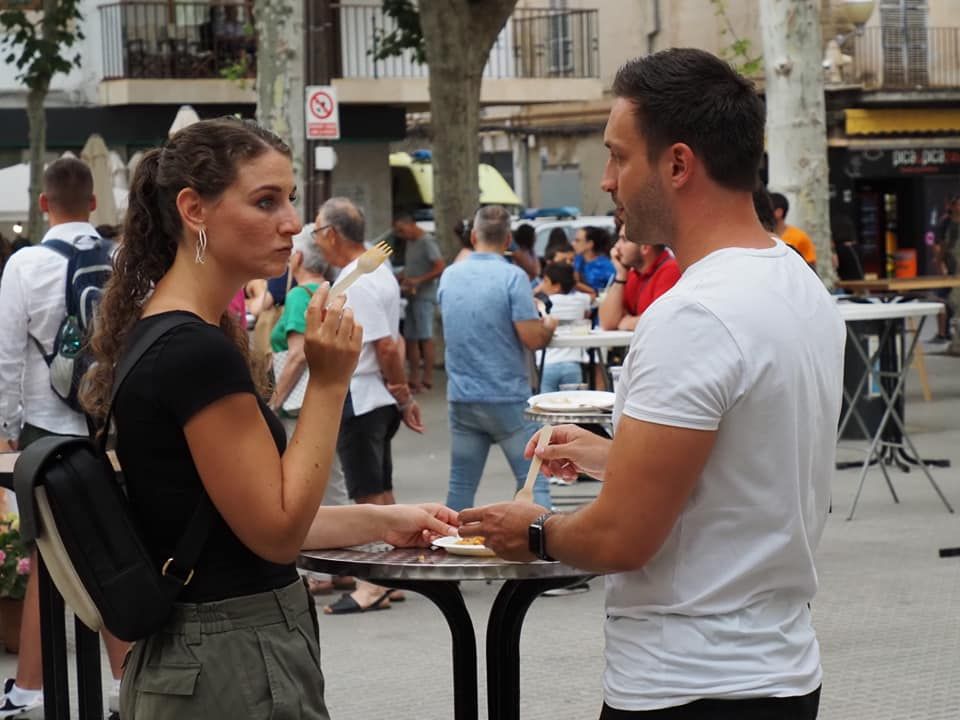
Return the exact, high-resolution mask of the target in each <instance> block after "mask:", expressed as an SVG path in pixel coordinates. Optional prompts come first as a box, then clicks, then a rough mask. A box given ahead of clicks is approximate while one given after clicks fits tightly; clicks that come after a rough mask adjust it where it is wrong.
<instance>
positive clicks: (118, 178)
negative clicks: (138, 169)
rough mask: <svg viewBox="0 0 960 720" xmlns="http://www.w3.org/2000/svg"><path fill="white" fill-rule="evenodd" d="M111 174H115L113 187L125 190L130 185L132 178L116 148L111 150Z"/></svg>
mask: <svg viewBox="0 0 960 720" xmlns="http://www.w3.org/2000/svg"><path fill="white" fill-rule="evenodd" d="M110 174H111V175H112V176H113V187H115V188H122V189H124V190H126V189H127V188H128V187H130V179H129V178H128V177H127V165H126V163H125V162H123V158H121V157H120V154H119V153H118V152H117V151H115V150H111V151H110Z"/></svg>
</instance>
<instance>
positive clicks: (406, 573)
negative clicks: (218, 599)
mask: <svg viewBox="0 0 960 720" xmlns="http://www.w3.org/2000/svg"><path fill="white" fill-rule="evenodd" d="M299 566H300V567H301V568H303V569H305V570H312V571H317V572H326V573H331V574H336V575H353V576H355V577H359V578H363V579H365V580H369V581H371V582H374V583H376V584H378V585H384V586H387V587H393V588H399V589H402V590H409V591H411V592H416V593H419V594H421V595H423V596H424V597H426V598H428V599H429V600H430V601H431V602H433V603H434V605H436V606H437V607H438V608H439V609H440V612H441V613H443V616H444V619H446V621H447V625H448V626H449V628H450V634H451V637H452V640H453V643H452V644H453V690H454V699H453V702H454V713H453V714H454V718H455V720H477V718H478V715H479V705H478V693H477V644H476V637H475V635H474V632H473V622H472V620H471V619H470V613H469V612H468V610H467V607H466V605H465V604H464V601H463V595H462V594H461V592H460V587H459V584H458V583H459V582H460V581H466V580H497V579H501V580H506V582H504V584H503V587H502V588H501V589H500V592H499V593H497V597H496V599H495V600H494V603H493V606H492V607H491V608H490V615H489V619H488V622H487V637H486V653H487V706H488V707H487V716H488V718H490V720H519V718H520V633H521V630H522V627H523V620H524V618H525V617H526V613H527V610H528V609H529V608H530V605H531V604H532V603H533V601H534V600H535V599H536V598H537V597H538V596H539V595H541V594H542V593H544V592H546V591H547V590H552V589H554V588H559V587H565V586H567V585H570V584H571V583H572V582H574V581H576V580H578V579H585V578H589V577H592V576H591V575H590V574H588V573H585V572H583V571H582V570H577V569H576V568H570V567H567V566H565V565H561V564H560V563H543V562H534V563H512V562H507V561H505V560H500V559H499V558H485V557H476V558H475V557H462V556H450V555H447V553H445V552H444V551H442V550H436V551H430V550H418V549H412V550H410V549H407V550H400V549H393V548H390V547H389V546H382V545H374V546H365V547H364V548H354V549H347V550H327V551H322V550H312V551H304V552H303V553H302V554H301V556H300V562H299Z"/></svg>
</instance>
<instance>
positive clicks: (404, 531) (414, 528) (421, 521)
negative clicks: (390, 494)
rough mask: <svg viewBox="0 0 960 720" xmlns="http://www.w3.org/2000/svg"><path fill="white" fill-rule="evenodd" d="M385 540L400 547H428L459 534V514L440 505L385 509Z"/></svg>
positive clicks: (390, 506)
mask: <svg viewBox="0 0 960 720" xmlns="http://www.w3.org/2000/svg"><path fill="white" fill-rule="evenodd" d="M380 507H382V508H383V511H382V512H383V517H384V520H383V522H384V526H383V532H382V535H383V539H384V540H385V541H386V542H388V543H390V544H391V545H396V546H397V547H427V546H428V545H429V544H430V543H431V542H433V541H434V540H436V539H437V538H438V537H446V536H448V535H456V534H457V525H459V522H458V520H457V513H456V512H455V511H453V510H451V509H450V508H448V507H446V506H445V505H440V504H439V503H423V504H422V505H382V506H380Z"/></svg>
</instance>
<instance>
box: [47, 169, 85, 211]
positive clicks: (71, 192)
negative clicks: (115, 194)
mask: <svg viewBox="0 0 960 720" xmlns="http://www.w3.org/2000/svg"><path fill="white" fill-rule="evenodd" d="M43 193H44V195H46V196H47V201H48V202H49V203H50V205H52V206H53V208H54V209H55V210H57V211H58V212H60V213H63V214H65V215H85V214H88V213H89V212H90V201H91V200H92V199H93V175H92V174H91V173H90V168H89V167H87V164H86V163H85V162H83V161H82V160H78V159H77V158H60V159H59V160H54V161H53V162H52V163H50V164H49V165H48V166H47V169H46V170H44V172H43Z"/></svg>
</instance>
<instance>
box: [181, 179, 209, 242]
mask: <svg viewBox="0 0 960 720" xmlns="http://www.w3.org/2000/svg"><path fill="white" fill-rule="evenodd" d="M177 210H178V211H179V213H180V217H181V218H182V220H183V224H184V225H186V226H187V227H188V228H189V229H190V230H191V232H198V231H199V230H200V226H201V225H204V220H205V217H206V211H205V209H204V207H203V201H202V199H201V198H200V195H199V194H198V193H197V191H196V190H194V189H193V188H189V187H185V188H184V189H183V190H181V191H180V192H179V193H177Z"/></svg>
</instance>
